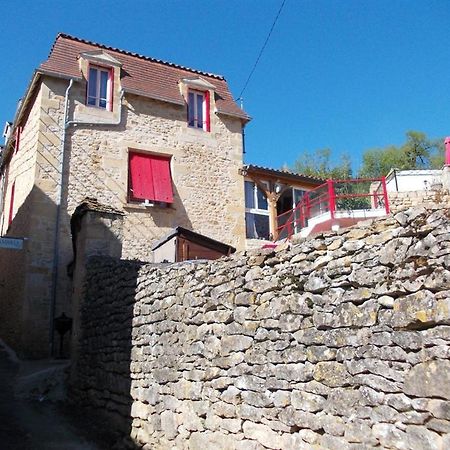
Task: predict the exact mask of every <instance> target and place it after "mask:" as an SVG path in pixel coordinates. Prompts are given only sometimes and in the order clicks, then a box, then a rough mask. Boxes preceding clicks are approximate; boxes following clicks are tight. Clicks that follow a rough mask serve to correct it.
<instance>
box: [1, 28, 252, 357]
mask: <svg viewBox="0 0 450 450" xmlns="http://www.w3.org/2000/svg"><path fill="white" fill-rule="evenodd" d="M249 120H250V118H249V116H248V115H247V114H246V113H245V112H244V111H243V110H242V109H240V108H239V106H238V105H237V104H236V103H235V101H234V100H233V97H232V95H231V93H230V91H229V88H228V85H227V82H226V81H225V79H224V78H223V77H222V76H220V75H214V74H211V73H206V72H202V71H198V70H194V69H190V68H186V67H182V66H179V65H176V64H172V63H168V62H164V61H160V60H156V59H153V58H149V57H146V56H142V55H138V54H135V53H130V52H127V51H124V50H120V49H117V48H112V47H108V46H105V45H101V44H97V43H93V42H90V41H86V40H83V39H79V38H77V37H73V36H69V35H66V34H59V35H58V36H57V37H56V40H55V42H54V44H53V46H52V49H51V51H50V54H49V56H48V59H47V60H46V61H45V62H43V63H42V64H41V65H40V66H39V68H38V69H37V70H36V71H35V72H34V75H33V77H32V79H31V81H30V84H29V86H28V88H27V90H26V92H25V95H24V97H23V99H22V101H21V103H20V105H19V107H18V110H17V113H16V116H15V118H14V121H13V123H12V124H10V125H8V127H7V130H6V135H7V141H6V145H5V148H4V150H3V152H2V158H1V168H0V176H1V195H0V198H1V209H0V211H1V216H0V232H1V235H2V236H17V237H24V238H26V241H25V242H24V247H23V250H21V251H14V250H8V249H0V266H1V272H0V298H1V302H0V316H1V322H0V336H1V337H2V338H4V339H5V340H6V341H7V342H8V343H9V344H10V345H12V346H13V347H14V348H15V349H16V350H18V351H19V353H21V354H24V355H27V356H32V357H42V356H47V355H48V354H50V353H51V348H52V346H53V343H54V340H55V339H54V332H53V321H54V318H55V317H56V316H59V315H60V314H61V313H62V312H65V313H66V314H69V315H70V314H71V305H70V298H71V290H72V287H71V281H70V277H69V276H68V273H67V268H68V266H70V263H71V261H72V259H73V251H72V243H71V233H70V216H71V214H72V213H73V211H74V210H75V208H76V207H77V205H78V204H80V203H81V202H82V201H83V199H84V198H86V197H91V198H95V199H96V200H97V201H98V202H100V203H101V204H104V205H108V206H110V207H111V208H115V209H116V210H120V211H122V212H123V214H124V227H123V240H122V241H123V246H122V257H123V258H125V259H140V260H144V261H151V244H152V242H154V241H156V240H157V239H158V238H160V237H161V236H163V235H165V234H166V233H167V232H169V230H171V229H173V228H175V227H184V228H186V229H189V230H193V231H195V232H196V233H200V234H204V235H206V236H208V237H209V238H211V239H215V240H218V241H220V242H223V243H225V244H227V245H230V246H233V247H235V248H236V249H237V250H241V249H244V248H245V206H244V178H243V177H242V175H241V173H240V171H239V170H240V169H241V168H242V164H243V142H242V131H243V128H244V126H245V124H246V123H247V122H248V121H249Z"/></svg>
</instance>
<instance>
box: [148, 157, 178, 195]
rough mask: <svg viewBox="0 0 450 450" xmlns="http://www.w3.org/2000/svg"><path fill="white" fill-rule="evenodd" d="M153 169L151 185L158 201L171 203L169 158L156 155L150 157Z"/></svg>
mask: <svg viewBox="0 0 450 450" xmlns="http://www.w3.org/2000/svg"><path fill="white" fill-rule="evenodd" d="M151 162H152V163H151V164H152V169H153V185H154V189H155V197H154V199H153V200H155V201H158V202H166V203H173V191H172V178H171V176H170V160H169V159H167V158H161V157H158V156H152V157H151Z"/></svg>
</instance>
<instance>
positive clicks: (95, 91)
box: [87, 66, 113, 111]
mask: <svg viewBox="0 0 450 450" xmlns="http://www.w3.org/2000/svg"><path fill="white" fill-rule="evenodd" d="M112 73H113V70H112V69H105V68H102V67H94V66H91V67H89V79H88V90H87V104H88V105H89V106H96V107H97V108H102V109H107V110H108V111H112Z"/></svg>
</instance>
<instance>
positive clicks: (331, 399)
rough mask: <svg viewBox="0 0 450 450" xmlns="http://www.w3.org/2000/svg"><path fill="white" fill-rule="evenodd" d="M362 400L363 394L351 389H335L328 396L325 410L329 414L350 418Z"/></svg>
mask: <svg viewBox="0 0 450 450" xmlns="http://www.w3.org/2000/svg"><path fill="white" fill-rule="evenodd" d="M360 400H361V394H360V393H359V392H358V391H357V390H354V389H351V388H346V389H344V388H337V389H333V390H332V391H331V392H330V393H329V395H328V401H327V403H326V405H325V408H324V410H325V411H326V412H327V413H328V414H332V415H343V416H346V417H350V416H352V415H353V414H354V412H355V410H356V408H357V407H358V405H359V402H360Z"/></svg>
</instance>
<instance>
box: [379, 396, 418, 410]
mask: <svg viewBox="0 0 450 450" xmlns="http://www.w3.org/2000/svg"><path fill="white" fill-rule="evenodd" d="M385 399H386V400H385V403H386V404H387V405H389V406H392V407H393V408H395V409H396V410H397V411H401V412H403V411H409V410H410V409H411V407H412V406H411V400H410V399H409V398H408V397H407V396H406V395H405V394H386V396H385Z"/></svg>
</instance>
